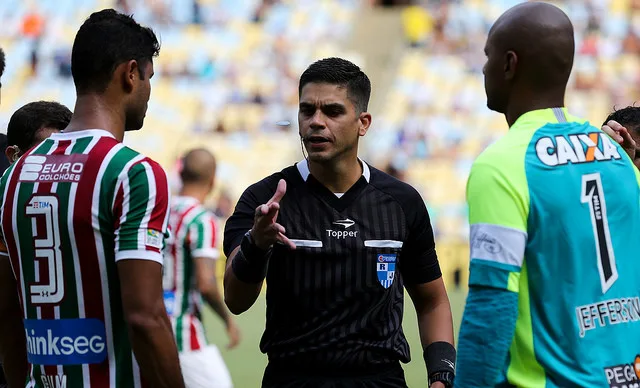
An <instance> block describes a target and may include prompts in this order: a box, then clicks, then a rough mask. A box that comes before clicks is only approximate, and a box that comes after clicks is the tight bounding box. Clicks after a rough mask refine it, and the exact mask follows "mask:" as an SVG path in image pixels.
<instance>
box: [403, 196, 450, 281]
mask: <svg viewBox="0 0 640 388" xmlns="http://www.w3.org/2000/svg"><path fill="white" fill-rule="evenodd" d="M403 209H404V212H405V216H406V217H407V224H408V227H409V235H408V238H407V241H405V243H404V245H403V248H402V254H401V258H400V264H399V267H400V273H401V274H402V278H403V279H404V281H405V283H406V284H422V283H428V282H430V281H432V280H435V279H438V278H440V277H441V276H442V273H441V271H440V264H439V263H438V256H437V254H436V244H435V240H434V237H433V228H432V227H431V220H430V217H429V212H428V211H427V207H426V205H425V203H424V200H423V199H422V197H421V196H420V194H419V193H418V192H417V191H416V190H415V189H413V188H411V197H410V198H409V200H408V201H406V202H405V203H404V204H403Z"/></svg>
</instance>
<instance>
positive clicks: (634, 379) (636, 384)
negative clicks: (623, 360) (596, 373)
mask: <svg viewBox="0 0 640 388" xmlns="http://www.w3.org/2000/svg"><path fill="white" fill-rule="evenodd" d="M604 373H605V375H606V376H607V383H608V384H609V388H640V355H637V356H636V358H635V360H634V361H633V363H632V364H622V365H616V366H610V367H607V368H604Z"/></svg>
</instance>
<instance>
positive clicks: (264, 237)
mask: <svg viewBox="0 0 640 388" xmlns="http://www.w3.org/2000/svg"><path fill="white" fill-rule="evenodd" d="M286 192H287V182H286V181H285V180H284V179H280V182H278V188H277V189H276V192H275V194H273V197H271V199H270V200H269V202H267V203H266V204H264V205H260V206H258V207H257V208H256V215H255V218H254V221H253V228H251V237H253V240H254V241H255V244H256V246H258V248H260V249H264V250H267V249H269V248H270V247H271V246H272V245H273V244H275V243H276V242H277V241H280V242H281V243H282V244H284V245H286V246H288V247H289V248H291V249H296V245H295V244H294V243H293V242H292V241H291V240H289V239H288V238H287V236H285V233H286V231H285V229H284V226H282V225H280V224H278V223H277V222H276V220H277V219H278V211H280V200H281V199H282V197H284V194H285V193H286Z"/></svg>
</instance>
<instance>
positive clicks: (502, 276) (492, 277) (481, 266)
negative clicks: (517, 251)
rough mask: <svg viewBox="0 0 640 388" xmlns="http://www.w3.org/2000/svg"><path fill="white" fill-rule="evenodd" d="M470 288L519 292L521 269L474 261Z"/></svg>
mask: <svg viewBox="0 0 640 388" xmlns="http://www.w3.org/2000/svg"><path fill="white" fill-rule="evenodd" d="M469 286H480V287H490V288H496V289H500V290H508V291H512V292H516V293H517V292H519V289H520V268H519V267H516V266H513V265H508V264H501V263H495V262H491V261H487V260H482V259H472V260H471V265H470V271H469Z"/></svg>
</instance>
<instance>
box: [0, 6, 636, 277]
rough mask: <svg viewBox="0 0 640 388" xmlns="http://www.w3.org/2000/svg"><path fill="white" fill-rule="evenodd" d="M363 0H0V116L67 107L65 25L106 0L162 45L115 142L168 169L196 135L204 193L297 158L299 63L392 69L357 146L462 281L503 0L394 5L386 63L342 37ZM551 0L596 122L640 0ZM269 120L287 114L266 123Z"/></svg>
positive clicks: (617, 82) (361, 16)
mask: <svg viewBox="0 0 640 388" xmlns="http://www.w3.org/2000/svg"><path fill="white" fill-rule="evenodd" d="M367 3H368V2H365V1H358V0H322V1H320V0H318V1H293V0H291V1H267V0H264V1H261V0H244V1H235V0H174V1H166V2H163V1H150V0H136V1H134V0H117V1H110V0H55V1H54V0H38V1H22V0H3V1H2V2H0V46H2V47H3V48H4V49H5V51H6V53H7V59H8V62H7V71H6V73H5V76H4V77H3V89H2V105H1V106H0V128H6V123H7V121H8V118H9V117H10V115H11V113H12V112H13V111H14V110H15V109H16V108H17V107H18V106H20V105H22V104H23V103H25V102H27V101H31V100H36V99H53V100H58V101H60V102H62V103H64V104H66V105H68V106H69V107H70V108H72V107H73V104H74V101H75V96H74V94H73V90H74V89H73V85H72V83H71V78H70V65H69V55H70V48H71V44H72V41H73V36H74V34H75V31H76V30H77V28H78V26H79V25H80V24H81V22H82V20H83V18H84V17H86V16H87V15H88V14H89V13H90V12H91V11H93V10H96V9H99V8H104V7H113V6H116V7H119V8H120V9H121V10H126V11H128V12H132V13H134V14H135V15H136V18H137V19H138V20H140V21H141V22H143V23H146V24H149V25H151V26H153V27H154V29H155V30H156V31H157V32H158V34H159V36H160V38H161V40H162V45H163V47H162V52H161V55H160V57H159V58H158V60H157V61H156V67H155V70H156V77H155V78H154V80H153V81H152V85H153V95H152V98H151V103H150V106H149V111H148V113H147V118H146V121H145V128H144V129H143V131H141V132H139V133H132V134H130V135H128V137H127V139H126V141H125V142H126V143H128V144H129V145H131V146H132V147H134V148H136V149H138V150H139V151H140V152H142V153H145V154H147V155H149V156H151V157H153V158H154V159H156V160H158V161H159V162H160V163H162V164H163V165H164V166H165V168H166V169H167V170H168V171H170V172H172V173H175V170H176V165H175V161H176V159H177V157H178V156H179V155H180V154H181V153H182V152H183V151H184V150H186V149H187V148H189V147H191V146H193V145H206V146H207V147H209V148H210V149H211V150H212V151H213V152H215V154H216V156H217V158H218V161H219V169H218V182H219V185H218V190H216V192H215V193H214V198H217V197H218V195H219V193H221V192H224V193H225V195H228V196H229V197H230V198H232V201H235V199H236V198H238V197H239V195H240V194H241V192H242V190H243V189H244V188H245V187H247V186H248V185H249V184H251V183H253V182H254V181H256V180H258V179H259V178H260V177H262V176H264V175H266V174H268V173H269V172H271V171H275V170H278V169H280V168H282V167H283V166H285V165H288V164H291V163H293V162H294V161H296V160H297V159H298V158H300V155H301V154H300V144H299V142H298V138H297V135H296V131H297V129H296V127H297V125H296V124H295V122H296V117H297V114H296V109H297V78H298V76H299V74H300V73H301V72H302V71H303V70H304V68H305V67H306V66H307V65H308V64H309V63H311V62H312V61H314V60H315V59H318V58H321V57H326V56H345V57H347V58H349V59H351V60H354V61H355V62H357V63H359V64H360V65H361V66H362V67H363V68H364V69H365V70H366V71H367V72H369V70H370V69H372V68H374V67H375V66H378V67H381V66H382V67H381V68H379V69H378V70H379V71H378V73H385V74H391V76H390V82H388V86H389V87H388V88H386V84H385V82H379V83H376V81H377V79H373V83H374V97H375V96H377V98H380V100H381V101H382V102H381V103H380V104H376V106H374V107H373V109H374V112H373V114H374V121H373V128H372V131H370V132H369V135H368V136H367V138H366V141H365V142H364V144H363V151H364V152H363V154H364V155H365V158H366V159H367V160H369V161H370V162H372V163H373V164H374V165H376V166H379V167H385V166H387V165H389V166H391V167H393V168H394V170H395V171H397V172H398V173H399V174H402V175H403V176H404V177H405V179H406V180H407V181H409V182H410V183H411V184H413V185H415V186H416V187H417V188H418V190H419V191H420V192H421V194H422V195H423V197H424V198H425V201H426V202H427V205H428V206H429V210H430V213H431V215H432V218H433V220H432V222H433V224H434V227H435V231H436V234H437V238H438V241H439V243H438V244H439V251H440V255H441V257H443V258H444V260H443V266H444V268H443V269H444V270H445V272H446V274H447V279H448V280H450V279H452V276H453V274H454V273H455V272H456V271H458V270H462V275H463V276H462V278H461V279H460V280H461V281H462V283H463V284H464V282H465V281H466V278H465V275H464V274H465V273H466V267H467V262H468V250H467V246H466V243H467V241H466V240H467V234H468V225H467V222H466V215H467V210H466V205H465V202H464V194H465V184H466V178H467V176H468V171H469V168H470V166H471V163H472V161H473V160H474V158H475V157H476V156H477V155H478V153H479V152H481V151H482V150H483V149H484V148H485V147H486V146H487V145H488V144H490V143H491V142H492V141H494V140H495V139H496V138H497V136H499V135H500V134H502V133H504V132H505V131H506V123H505V122H504V119H503V118H502V117H501V116H500V115H498V114H495V113H493V112H490V111H489V110H488V109H487V108H486V105H485V97H484V90H483V84H482V66H483V63H484V55H483V50H482V49H483V45H484V41H485V38H486V34H487V29H488V26H490V25H491V22H492V21H493V20H495V18H496V17H497V16H498V15H499V14H500V13H501V12H502V11H503V10H504V9H506V8H507V7H510V6H511V5H514V4H515V3H518V1H514V0H487V1H481V0H457V1H420V2H418V3H419V4H418V5H414V6H410V7H406V8H403V9H401V11H400V12H397V17H398V25H400V26H402V30H401V31H400V32H399V36H400V37H401V40H400V41H399V42H397V44H395V46H394V47H390V48H389V51H391V52H393V55H394V60H393V61H391V62H389V63H388V64H387V63H384V64H377V63H371V62H372V61H366V60H365V59H366V57H367V56H366V55H365V54H363V52H366V51H367V50H368V49H370V48H368V47H367V46H366V45H364V46H360V47H354V45H350V46H349V47H348V48H347V46H348V45H347V44H346V43H345V42H346V41H347V40H348V37H349V35H350V34H351V33H352V32H353V31H354V29H355V28H356V27H357V26H359V25H363V24H365V25H369V26H370V27H369V28H370V29H377V30H378V31H380V29H385V28H390V27H389V25H386V24H385V23H380V24H378V23H375V22H373V21H372V19H369V16H371V14H370V13H363V12H362V10H363V8H364V7H367V6H368V5H367ZM555 3H556V4H558V5H560V6H561V7H563V8H565V10H566V11H567V12H568V14H569V15H571V18H572V20H573V22H574V24H575V27H576V31H577V34H576V36H577V42H576V51H577V57H576V60H575V67H574V72H573V75H572V81H571V89H570V93H569V95H568V98H567V105H568V106H569V107H570V108H571V109H572V111H573V112H575V114H577V115H580V116H584V117H587V118H589V119H590V121H592V122H594V123H600V122H601V121H602V119H603V118H604V117H606V116H607V114H608V113H609V111H611V110H612V109H613V107H614V106H627V105H629V104H631V103H633V101H634V100H637V99H638V96H640V1H638V0H611V1H604V0H591V1H558V2H555ZM378 11H379V12H390V11H388V10H386V11H383V10H382V9H380V10H378ZM365 31H367V30H365ZM370 31H371V30H370ZM382 31H384V30H382ZM383 33H384V32H383ZM389 33H392V31H390V32H389ZM402 37H404V41H402ZM369 45H373V46H375V45H376V42H375V41H373V42H369ZM378 49H380V48H379V47H378ZM372 71H373V70H372ZM374 73H375V72H374ZM376 84H377V85H382V88H376ZM280 120H288V121H290V122H291V123H293V124H292V125H291V126H289V127H279V126H277V125H276V124H275V123H276V122H277V121H280ZM227 193H228V194H227ZM212 207H215V205H212Z"/></svg>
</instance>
